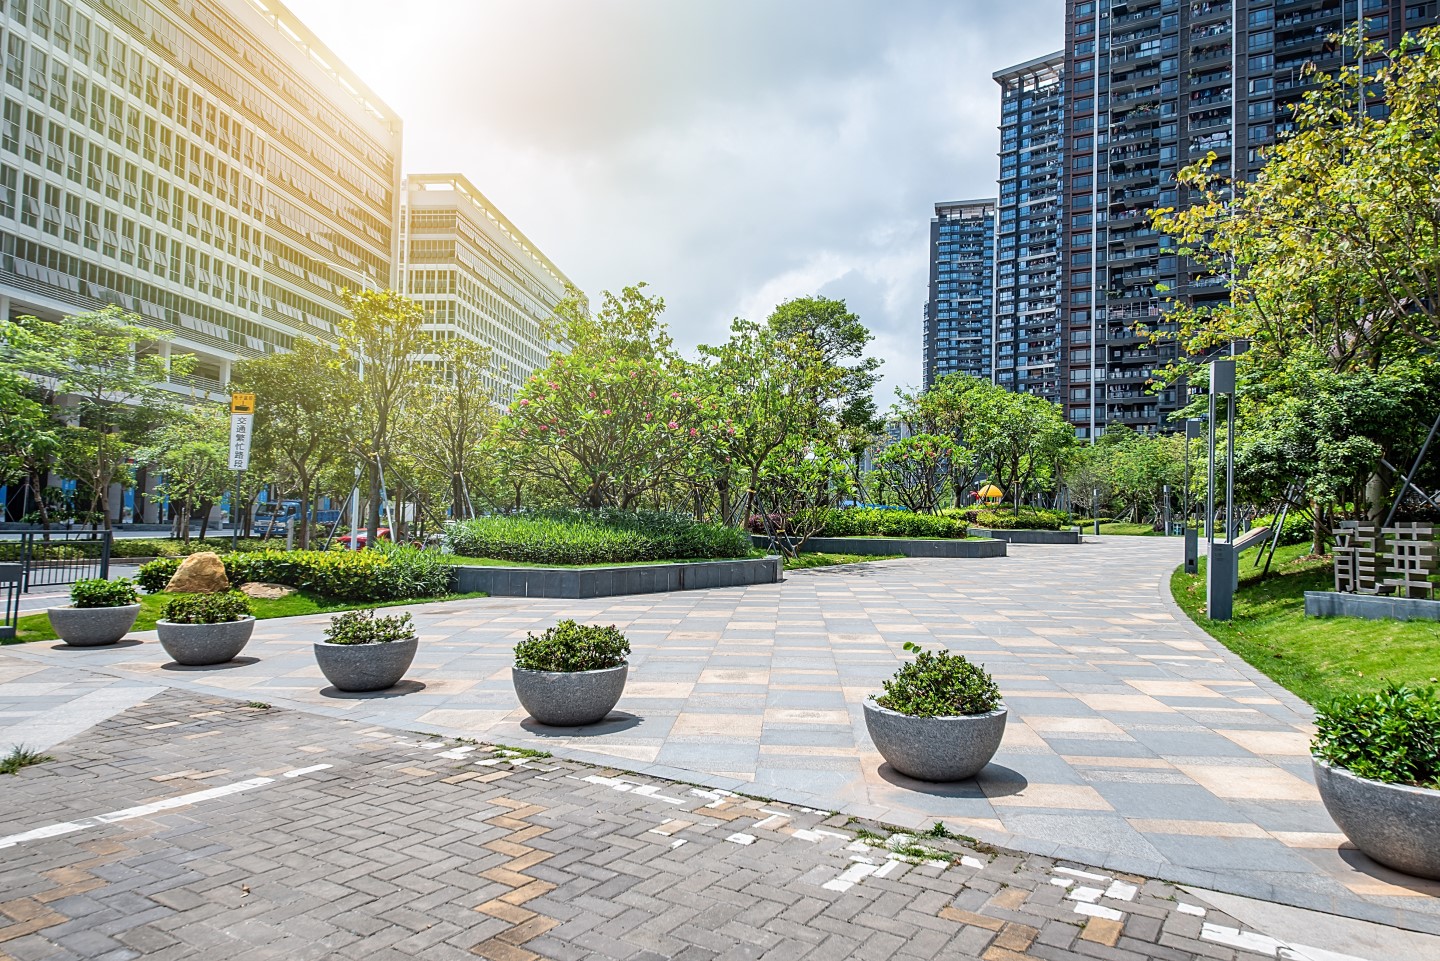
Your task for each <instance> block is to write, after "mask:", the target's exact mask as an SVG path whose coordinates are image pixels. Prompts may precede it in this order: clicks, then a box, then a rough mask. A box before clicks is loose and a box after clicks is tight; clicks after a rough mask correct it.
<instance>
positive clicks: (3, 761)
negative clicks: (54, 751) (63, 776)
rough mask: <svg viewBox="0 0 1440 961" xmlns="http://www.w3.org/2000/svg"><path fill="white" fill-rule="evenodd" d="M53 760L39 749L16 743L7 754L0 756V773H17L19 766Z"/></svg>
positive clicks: (28, 765)
mask: <svg viewBox="0 0 1440 961" xmlns="http://www.w3.org/2000/svg"><path fill="white" fill-rule="evenodd" d="M53 760H55V759H54V758H53V757H51V756H50V755H48V754H41V753H40V752H39V751H32V750H30V749H29V748H28V747H26V746H25V745H23V744H17V745H15V746H14V747H13V748H11V750H10V753H9V754H7V755H5V756H4V757H3V758H0V774H18V773H19V772H20V769H21V768H26V767H30V766H31V765H32V764H44V763H45V762H46V761H53Z"/></svg>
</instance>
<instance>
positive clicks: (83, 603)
mask: <svg viewBox="0 0 1440 961" xmlns="http://www.w3.org/2000/svg"><path fill="white" fill-rule="evenodd" d="M139 599H140V598H139V596H138V595H137V594H136V593H135V584H134V582H133V581H129V580H126V579H125V578H123V577H122V578H120V579H119V580H115V581H107V580H105V579H104V578H101V577H90V578H86V579H84V580H80V581H76V582H75V583H74V585H73V586H71V588H70V605H71V606H72V607H125V606H126V605H129V604H134V603H136V602H137V601H139Z"/></svg>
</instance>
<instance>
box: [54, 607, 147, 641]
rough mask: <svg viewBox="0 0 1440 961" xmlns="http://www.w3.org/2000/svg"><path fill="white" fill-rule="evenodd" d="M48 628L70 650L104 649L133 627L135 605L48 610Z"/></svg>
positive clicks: (135, 613)
mask: <svg viewBox="0 0 1440 961" xmlns="http://www.w3.org/2000/svg"><path fill="white" fill-rule="evenodd" d="M48 613H49V615H50V626H51V627H53V628H54V629H55V633H56V634H59V635H60V640H62V641H64V642H65V643H66V644H69V645H70V646H71V647H104V646H105V645H106V644H114V643H115V642H116V641H118V640H120V638H122V637H124V636H125V635H126V634H127V633H129V631H130V628H132V627H134V626H135V618H137V617H139V616H140V605H139V604H126V605H124V606H123V607H68V606H67V607H52V608H50V610H49V611H48Z"/></svg>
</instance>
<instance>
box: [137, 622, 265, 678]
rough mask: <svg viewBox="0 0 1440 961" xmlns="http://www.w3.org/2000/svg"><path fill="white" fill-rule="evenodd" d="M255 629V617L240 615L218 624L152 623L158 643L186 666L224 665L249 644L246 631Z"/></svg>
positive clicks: (178, 662)
mask: <svg viewBox="0 0 1440 961" xmlns="http://www.w3.org/2000/svg"><path fill="white" fill-rule="evenodd" d="M254 630H255V618H254V617H244V618H241V619H240V620H238V621H221V622H220V623H218V624H176V623H175V622H174V621H165V620H160V621H156V622H155V631H156V633H158V634H159V635H160V646H161V647H163V648H165V653H166V654H169V655H170V659H171V660H173V661H174V662H175V663H176V664H184V665H185V666H187V667H204V666H206V665H208V664H224V663H225V662H226V661H230V660H234V659H235V655H237V654H239V653H240V652H241V651H242V650H244V649H245V645H246V644H248V643H250V634H251V632H252V631H254Z"/></svg>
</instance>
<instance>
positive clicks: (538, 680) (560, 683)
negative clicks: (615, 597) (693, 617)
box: [510, 620, 630, 727]
mask: <svg viewBox="0 0 1440 961" xmlns="http://www.w3.org/2000/svg"><path fill="white" fill-rule="evenodd" d="M629 654H630V641H629V640H628V639H627V638H626V637H625V635H624V634H622V633H621V632H620V631H619V630H617V629H616V628H614V627H602V626H600V625H598V624H577V623H575V622H574V621H571V620H566V621H561V622H560V623H559V624H556V625H555V626H554V627H552V628H549V629H548V630H546V631H545V632H544V633H543V634H540V635H539V636H538V637H537V636H536V635H534V634H529V635H527V636H526V638H525V640H523V641H521V642H520V643H519V644H517V645H515V666H514V667H513V668H511V670H510V677H511V680H512V681H513V682H514V684H515V694H516V696H518V697H519V698H520V704H521V705H522V706H523V707H524V708H525V710H526V711H527V712H529V714H530V716H531V717H532V718H534V719H535V720H537V721H539V722H540V723H541V724H549V725H553V726H555V727H578V726H580V725H582V724H594V723H595V722H597V721H602V720H604V719H605V716H606V715H607V714H609V713H610V712H611V710H613V709H614V707H615V705H616V704H617V703H618V702H619V701H620V695H621V694H622V693H623V692H624V690H625V678H626V676H627V675H628V673H629V670H630V668H629V664H628V663H627V662H626V658H627V657H628V656H629Z"/></svg>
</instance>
